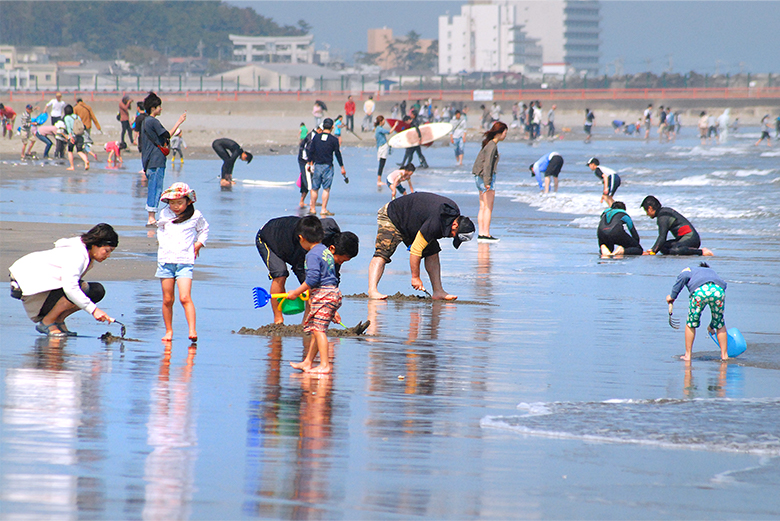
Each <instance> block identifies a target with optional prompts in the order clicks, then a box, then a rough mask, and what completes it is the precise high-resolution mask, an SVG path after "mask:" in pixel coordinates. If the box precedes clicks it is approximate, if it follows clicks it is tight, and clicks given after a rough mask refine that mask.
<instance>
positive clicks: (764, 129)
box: [755, 114, 772, 147]
mask: <svg viewBox="0 0 780 521" xmlns="http://www.w3.org/2000/svg"><path fill="white" fill-rule="evenodd" d="M771 131H772V123H771V122H770V121H769V114H767V115H766V116H764V117H763V118H761V137H759V138H758V141H756V142H755V146H758V145H760V144H761V142H762V141H763V140H765V139H766V146H768V147H771V146H772V136H770V135H769V133H770V132H771Z"/></svg>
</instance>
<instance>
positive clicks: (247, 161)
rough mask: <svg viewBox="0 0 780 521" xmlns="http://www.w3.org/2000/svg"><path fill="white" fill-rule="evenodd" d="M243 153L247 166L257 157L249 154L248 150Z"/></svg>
mask: <svg viewBox="0 0 780 521" xmlns="http://www.w3.org/2000/svg"><path fill="white" fill-rule="evenodd" d="M243 153H244V155H246V164H247V165H248V164H249V163H251V162H252V158H253V157H255V156H253V155H252V152H248V151H246V150H244V152H243Z"/></svg>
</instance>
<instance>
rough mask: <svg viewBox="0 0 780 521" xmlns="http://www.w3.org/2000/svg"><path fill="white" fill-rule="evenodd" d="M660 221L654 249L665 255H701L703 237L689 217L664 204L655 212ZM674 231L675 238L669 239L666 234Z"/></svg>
mask: <svg viewBox="0 0 780 521" xmlns="http://www.w3.org/2000/svg"><path fill="white" fill-rule="evenodd" d="M655 219H656V220H657V221H658V239H656V241H655V244H653V247H652V248H651V250H652V251H654V252H656V253H658V252H661V253H663V254H664V255H701V254H702V251H701V250H700V249H699V246H701V239H700V238H699V234H698V233H697V232H696V229H695V228H694V227H693V225H692V224H691V223H690V221H689V220H688V219H686V218H685V217H683V216H682V215H680V214H679V213H678V212H677V211H675V210H672V209H671V208H667V207H665V206H662V207H661V208H660V209H659V210H658V212H657V213H656V214H655ZM669 232H672V235H674V239H673V240H670V241H667V240H666V235H667V234H668V233H669Z"/></svg>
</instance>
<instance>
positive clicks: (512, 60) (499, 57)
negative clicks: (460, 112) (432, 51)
mask: <svg viewBox="0 0 780 521" xmlns="http://www.w3.org/2000/svg"><path fill="white" fill-rule="evenodd" d="M541 70H542V48H541V47H540V46H539V45H538V40H535V39H533V38H530V37H529V36H528V34H527V32H526V30H525V28H524V27H523V26H522V25H519V24H518V23H517V19H516V16H515V7H514V5H512V4H511V3H508V2H503V3H500V4H499V3H479V4H476V3H475V4H469V5H464V6H462V7H461V13H460V15H454V16H452V15H449V14H447V15H444V16H440V17H439V73H440V74H454V73H459V72H467V73H469V72H499V71H501V72H519V73H522V74H534V73H540V72H541Z"/></svg>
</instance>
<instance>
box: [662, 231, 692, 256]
mask: <svg viewBox="0 0 780 521" xmlns="http://www.w3.org/2000/svg"><path fill="white" fill-rule="evenodd" d="M699 246H701V239H700V238H699V234H698V233H696V232H693V233H689V234H687V235H683V236H682V237H680V238H679V239H674V240H672V241H666V242H665V243H663V244H662V245H661V248H660V250H659V251H660V252H661V253H663V254H664V255H701V254H702V251H701V250H700V249H699Z"/></svg>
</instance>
